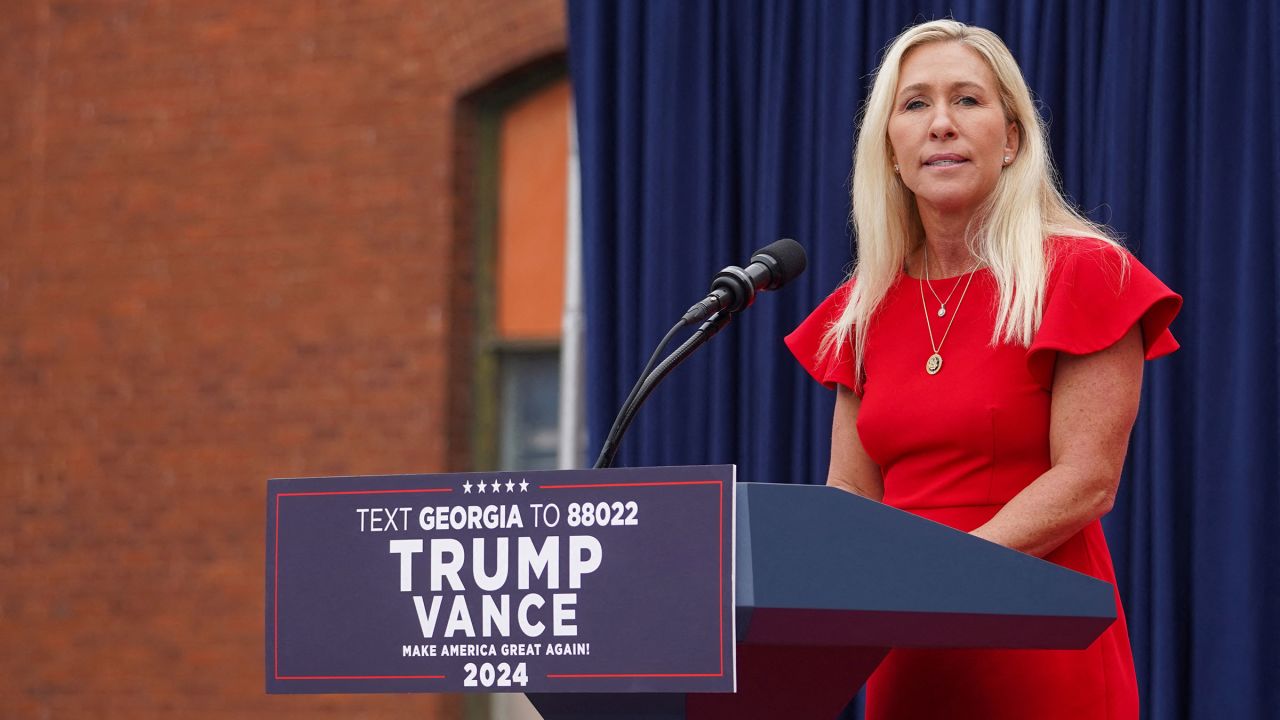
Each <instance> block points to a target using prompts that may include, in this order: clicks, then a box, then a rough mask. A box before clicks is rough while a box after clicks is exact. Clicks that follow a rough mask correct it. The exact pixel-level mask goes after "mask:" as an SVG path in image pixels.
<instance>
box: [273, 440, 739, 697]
mask: <svg viewBox="0 0 1280 720" xmlns="http://www.w3.org/2000/svg"><path fill="white" fill-rule="evenodd" d="M734 487H735V486H734V468H733V466H728V465H716V466H688V467H664V468H635V469H616V470H557V471H543V472H524V473H519V472H496V473H457V474H448V475H395V476H379V477H341V478H291V479H279V480H271V481H270V482H269V483H268V491H267V553H266V555H267V562H266V686H267V691H268V692H272V693H360V692H541V693H546V692H732V691H734V690H735V672H734V670H735V666H734V644H733V643H734V627H733V608H734V596H733V591H734V582H733V551H734V542H733V518H734V512H733V498H734Z"/></svg>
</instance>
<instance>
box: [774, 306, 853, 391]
mask: <svg viewBox="0 0 1280 720" xmlns="http://www.w3.org/2000/svg"><path fill="white" fill-rule="evenodd" d="M852 287H853V286H852V285H851V284H850V283H845V284H843V285H841V286H840V287H838V288H836V291H835V292H833V293H831V294H830V295H828V296H827V299H826V300H823V301H822V304H821V305H819V306H818V307H817V308H816V309H815V310H814V311H813V312H812V313H810V314H809V317H807V318H805V320H804V322H802V323H800V325H799V327H797V328H796V329H795V330H793V331H791V334H790V335H787V337H786V339H785V340H784V342H785V343H786V344H787V347H788V348H789V349H790V350H791V353H792V354H793V355H795V356H796V360H799V361H800V365H802V366H803V367H804V369H805V370H806V371H808V373H809V374H810V375H812V376H813V379H814V380H817V381H818V382H820V383H822V384H823V385H825V386H826V387H827V389H829V390H832V389H835V386H836V385H837V384H840V385H844V386H845V387H847V388H849V389H851V390H855V389H856V383H855V382H854V374H853V373H854V363H853V348H852V347H851V345H850V344H849V343H845V344H843V345H841V346H840V347H835V348H831V349H830V350H829V351H828V352H827V353H826V354H825V355H821V356H820V355H819V352H818V349H819V348H820V347H822V337H823V335H825V334H826V332H827V329H828V328H830V327H831V326H832V325H834V324H835V322H836V321H837V320H839V319H840V315H841V313H843V312H844V309H845V306H846V305H848V303H849V291H850V290H851V289H852Z"/></svg>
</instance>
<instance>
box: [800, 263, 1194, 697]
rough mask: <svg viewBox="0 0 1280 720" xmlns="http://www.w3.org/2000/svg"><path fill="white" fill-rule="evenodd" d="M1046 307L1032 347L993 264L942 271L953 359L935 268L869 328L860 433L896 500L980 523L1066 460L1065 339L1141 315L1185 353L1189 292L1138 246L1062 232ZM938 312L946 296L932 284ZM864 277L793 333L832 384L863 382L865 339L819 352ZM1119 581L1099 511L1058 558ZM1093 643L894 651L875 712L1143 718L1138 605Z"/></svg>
mask: <svg viewBox="0 0 1280 720" xmlns="http://www.w3.org/2000/svg"><path fill="white" fill-rule="evenodd" d="M1050 249H1051V250H1050V252H1051V253H1052V254H1053V255H1054V256H1055V258H1056V261H1055V262H1053V264H1052V265H1051V270H1050V274H1049V282H1048V285H1047V288H1046V300H1045V312H1044V320H1043V322H1042V324H1041V327H1040V330H1039V332H1038V333H1037V334H1036V336H1035V339H1034V341H1033V343H1032V346H1031V348H1030V349H1027V348H1024V347H1020V346H1015V345H1009V344H1000V345H996V346H994V347H993V346H992V345H991V344H990V342H989V341H990V338H991V334H992V329H993V327H994V325H995V303H996V299H997V294H996V287H995V281H994V278H993V277H992V276H991V274H990V273H989V272H987V271H986V270H980V271H978V272H977V274H976V275H975V276H974V277H973V280H972V284H971V285H970V287H969V290H968V293H967V295H966V297H965V299H964V303H963V305H961V306H960V307H958V308H957V302H956V301H957V300H958V299H959V297H960V293H961V292H963V291H964V285H963V283H964V282H965V281H967V280H968V279H969V278H968V277H967V276H962V277H960V278H949V279H944V280H938V281H935V282H934V284H933V288H934V290H936V291H937V293H938V295H939V296H940V297H943V298H945V297H946V296H947V293H949V292H951V289H952V287H953V285H954V284H955V283H956V282H957V280H959V281H960V282H961V283H962V284H961V285H960V287H959V289H957V291H956V294H955V296H954V297H953V298H952V299H951V301H950V302H949V303H948V305H947V316H946V317H945V318H939V317H937V316H936V315H931V316H930V319H931V320H932V322H933V334H934V337H935V338H941V337H942V333H943V332H944V331H945V330H946V327H947V322H949V321H951V320H953V319H954V325H953V326H952V327H951V330H950V334H948V335H947V339H946V343H945V344H944V345H943V347H942V353H941V354H942V356H943V358H944V359H945V362H944V364H943V367H942V369H941V371H940V372H939V373H938V374H937V375H934V376H930V375H928V374H927V373H926V372H925V362H926V360H928V358H929V355H930V354H931V353H932V352H933V351H932V348H931V346H930V343H929V337H928V334H927V332H926V329H925V327H924V318H925V314H924V310H923V309H922V308H921V304H920V290H921V287H920V281H918V280H916V279H914V278H911V277H908V276H907V275H905V274H904V275H900V276H899V278H898V281H897V282H896V284H895V285H894V286H893V288H892V289H891V290H890V291H889V293H888V295H887V296H886V297H885V299H884V302H883V305H882V306H881V308H880V310H879V311H878V312H877V314H876V316H875V317H873V319H872V321H871V326H870V327H869V328H868V335H867V345H866V358H865V363H864V366H865V382H864V385H863V387H862V404H861V407H860V410H859V414H858V422H857V429H858V437H859V438H860V439H861V440H862V444H863V446H864V447H865V448H866V451H867V453H868V454H869V455H870V456H871V458H872V459H873V460H875V462H876V463H877V464H878V465H879V466H880V469H881V472H882V474H883V477H884V502H885V503H886V504H888V505H892V506H894V507H897V508H901V509H903V510H907V511H909V512H912V513H915V514H917V515H920V516H923V517H926V518H929V519H930V520H934V521H936V522H940V523H943V524H946V525H949V526H951V527H954V528H956V529H959V530H964V531H966V532H968V531H970V530H973V529H974V528H976V527H978V526H979V525H981V524H983V523H984V522H986V521H987V520H989V519H990V518H991V517H992V516H993V515H995V513H996V512H997V511H998V510H999V509H1000V508H1001V507H1002V506H1003V505H1004V504H1005V503H1006V502H1008V501H1009V500H1010V499H1011V498H1013V496H1014V495H1016V494H1017V493H1018V492H1019V491H1020V490H1022V489H1023V488H1024V487H1026V486H1027V485H1028V484H1030V483H1031V482H1032V481H1033V480H1035V479H1036V478H1038V477H1039V476H1040V475H1041V474H1043V473H1044V472H1045V471H1047V470H1048V469H1049V467H1050V462H1049V407H1050V403H1051V401H1052V395H1051V388H1052V384H1053V372H1054V362H1055V358H1056V356H1057V353H1059V352H1065V353H1071V354H1087V353H1092V352H1096V351H1099V350H1102V349H1105V348H1107V347H1109V346H1110V345H1112V344H1113V343H1115V342H1116V341H1117V340H1119V339H1120V338H1121V337H1123V336H1124V335H1125V333H1126V332H1127V331H1128V330H1129V328H1131V327H1133V325H1134V323H1141V326H1142V337H1143V342H1144V344H1145V347H1146V357H1147V359H1149V360H1150V359H1154V358H1157V357H1159V356H1161V355H1165V354H1168V353H1170V352H1173V351H1174V350H1176V349H1177V348H1178V343H1177V341H1175V340H1174V339H1173V336H1172V335H1171V334H1170V333H1169V330H1168V326H1169V323H1170V321H1172V320H1173V318H1174V316H1175V315H1177V313H1178V310H1179V308H1180V307H1181V305H1182V298H1181V297H1179V296H1178V295H1176V294H1174V293H1173V292H1172V291H1171V290H1169V288H1167V287H1165V285H1164V284H1163V283H1161V282H1160V280H1159V279H1157V278H1156V277H1155V276H1154V275H1152V274H1151V272H1150V271H1148V270H1147V269H1146V268H1145V267H1143V266H1142V265H1141V264H1140V263H1139V262H1138V261H1137V260H1136V259H1134V258H1133V257H1132V256H1130V257H1129V264H1128V265H1129V266H1128V272H1127V274H1122V272H1121V266H1122V263H1121V262H1120V254H1119V251H1117V250H1115V249H1113V248H1112V247H1111V246H1109V245H1105V244H1103V243H1100V242H1098V241H1095V240H1089V239H1075V238H1072V239H1054V240H1053V241H1051V243H1050ZM924 292H925V297H926V298H927V300H928V306H929V310H930V312H931V313H936V312H937V309H938V302H937V301H936V300H935V299H934V298H933V295H931V294H930V293H929V291H928V289H927V288H925V289H924ZM847 296H848V286H847V285H846V286H843V287H841V288H840V289H838V290H836V292H835V293H833V294H832V295H831V296H830V297H828V298H827V299H826V300H825V301H824V302H823V303H822V304H821V305H820V306H819V307H818V308H817V309H816V310H815V311H814V312H813V314H811V315H810V316H809V317H808V319H806V320H805V321H804V323H802V324H801V325H800V327H798V328H797V329H796V330H795V331H794V332H793V333H792V334H791V335H789V336H788V337H787V339H786V342H787V345H788V347H790V348H791V351H792V352H793V353H795V355H796V357H797V358H798V359H799V360H800V362H801V364H803V365H804V367H805V369H806V370H808V371H809V373H810V374H811V375H813V376H814V378H816V379H817V380H819V381H820V382H822V383H823V384H825V385H826V386H828V387H835V384H836V383H840V384H842V385H845V386H848V387H850V388H852V387H853V386H854V382H853V380H854V378H853V363H852V362H851V359H850V358H851V352H850V349H849V348H847V347H846V348H842V351H841V352H839V353H831V354H829V355H828V356H827V357H825V358H823V359H822V360H819V359H818V358H817V350H818V344H819V342H820V341H821V338H822V334H823V333H824V332H825V331H826V329H827V327H829V326H830V324H831V323H832V322H834V321H835V319H836V318H838V317H839V314H840V312H841V311H842V310H843V308H844V306H845V304H846V301H847V300H846V299H847ZM1045 559H1046V560H1049V561H1052V562H1055V563H1058V564H1059V565H1063V566H1065V567H1068V568H1071V569H1073V570H1077V571H1079V572H1083V573H1087V574H1089V575H1092V576H1094V577H1096V578H1100V579H1102V580H1105V581H1107V582H1109V583H1112V584H1113V585H1114V584H1115V572H1114V570H1113V569H1112V565H1111V555H1110V553H1109V551H1108V550H1107V543H1106V539H1105V538H1104V537H1103V534H1102V526H1101V524H1100V523H1099V522H1097V521H1094V522H1092V523H1090V524H1089V525H1088V526H1087V527H1085V528H1084V529H1083V530H1081V531H1080V532H1079V533H1077V534H1076V535H1074V536H1072V537H1071V538H1070V539H1068V540H1067V541H1066V542H1065V543H1063V544H1062V545H1061V546H1060V547H1059V548H1058V549H1056V550H1054V551H1053V552H1052V553H1050V554H1049V555H1048V556H1046V558H1045ZM1116 607H1117V614H1118V618H1117V620H1116V622H1115V623H1114V624H1113V625H1112V626H1111V627H1110V628H1109V629H1108V630H1107V631H1105V632H1104V633H1103V634H1102V636H1101V637H1099V638H1098V640H1096V641H1095V642H1094V643H1093V644H1092V645H1091V646H1090V647H1089V648H1087V649H1085V650H894V651H893V652H891V653H890V654H889V655H888V657H886V659H885V661H884V662H883V663H882V664H881V666H880V667H879V668H878V669H877V670H876V672H875V673H874V674H873V675H872V677H871V679H870V680H869V681H868V683H867V717H868V718H872V719H873V720H874V719H879V718H886V719H888V718H892V719H893V720H903V719H904V718H942V717H946V718H983V719H984V720H992V719H994V718H1011V719H1012V718H1020V719H1021V718H1036V719H1037V720H1046V719H1048V718H1064V719H1067V718H1070V719H1072V720H1077V719H1079V718H1090V719H1093V718H1136V717H1137V716H1138V687H1137V680H1136V678H1135V676H1134V668H1133V656H1132V653H1131V651H1130V648H1129V636H1128V631H1127V628H1126V626H1125V621H1124V613H1123V610H1122V609H1121V608H1120V597H1119V593H1117V595H1116Z"/></svg>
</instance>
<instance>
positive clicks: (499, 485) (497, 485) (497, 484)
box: [493, 478, 502, 492]
mask: <svg viewBox="0 0 1280 720" xmlns="http://www.w3.org/2000/svg"><path fill="white" fill-rule="evenodd" d="M501 489H502V483H500V482H498V479H497V478H494V479H493V491H494V492H498V491H499V490H501Z"/></svg>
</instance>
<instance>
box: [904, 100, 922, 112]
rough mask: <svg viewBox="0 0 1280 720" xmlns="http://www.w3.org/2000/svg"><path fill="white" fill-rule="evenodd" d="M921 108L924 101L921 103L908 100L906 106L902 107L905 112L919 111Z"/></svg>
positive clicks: (920, 101)
mask: <svg viewBox="0 0 1280 720" xmlns="http://www.w3.org/2000/svg"><path fill="white" fill-rule="evenodd" d="M922 107H924V101H923V100H910V101H908V102H907V104H906V106H905V107H904V109H905V110H919V109H920V108H922Z"/></svg>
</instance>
